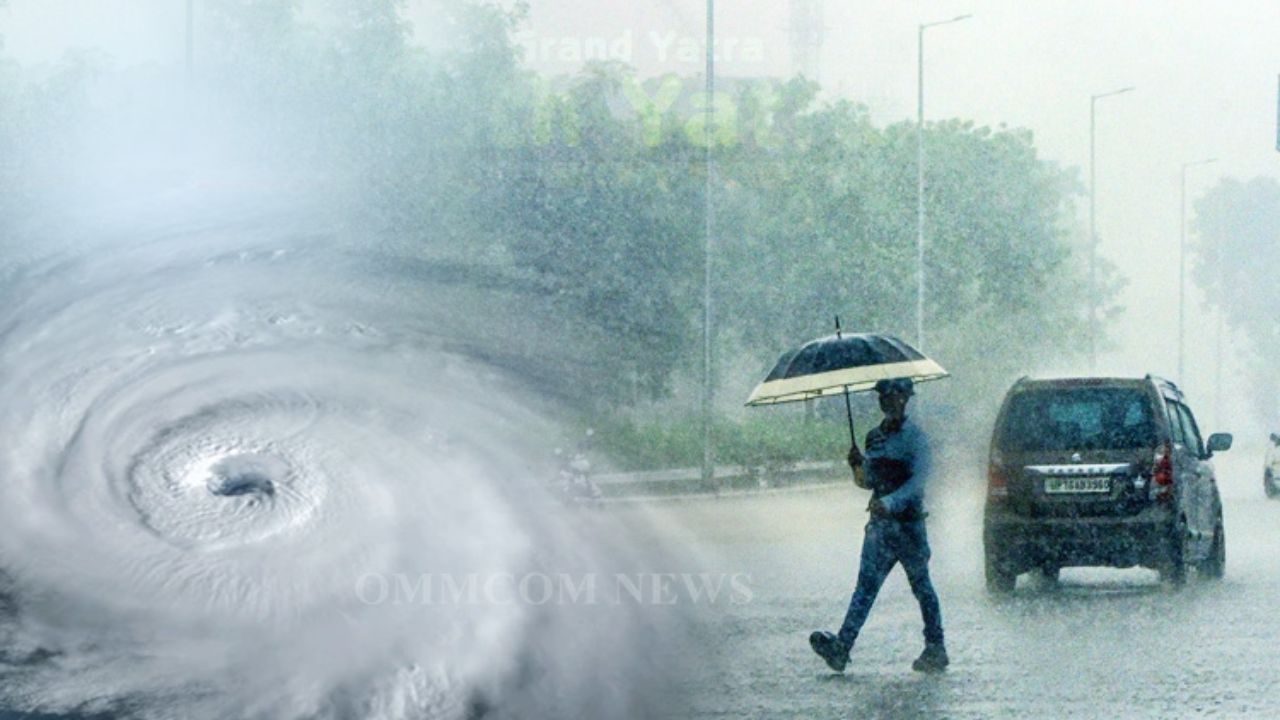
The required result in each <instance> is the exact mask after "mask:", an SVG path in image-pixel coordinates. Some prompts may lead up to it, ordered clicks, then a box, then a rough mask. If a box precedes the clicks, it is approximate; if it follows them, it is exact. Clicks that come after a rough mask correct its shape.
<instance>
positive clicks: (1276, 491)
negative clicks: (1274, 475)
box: [1262, 475, 1280, 500]
mask: <svg viewBox="0 0 1280 720" xmlns="http://www.w3.org/2000/svg"><path fill="white" fill-rule="evenodd" d="M1262 489H1263V490H1264V491H1266V493H1267V497H1268V498H1270V499H1272V500H1274V499H1275V498H1276V496H1277V495H1280V488H1277V487H1276V483H1275V481H1274V480H1272V479H1271V476H1270V475H1268V476H1267V477H1266V478H1265V479H1264V480H1263V481H1262Z"/></svg>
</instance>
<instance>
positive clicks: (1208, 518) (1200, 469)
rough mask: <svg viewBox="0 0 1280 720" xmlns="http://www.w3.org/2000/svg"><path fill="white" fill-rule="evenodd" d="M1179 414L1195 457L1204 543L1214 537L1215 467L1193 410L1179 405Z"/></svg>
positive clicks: (1199, 524) (1198, 525)
mask: <svg viewBox="0 0 1280 720" xmlns="http://www.w3.org/2000/svg"><path fill="white" fill-rule="evenodd" d="M1178 413H1179V415H1181V417H1182V434H1183V436H1184V437H1185V438H1186V440H1187V447H1188V448H1189V449H1190V450H1191V452H1192V454H1193V455H1194V462H1193V467H1194V468H1195V473H1194V476H1195V483H1196V506H1195V508H1194V513H1195V529H1196V531H1197V532H1198V533H1199V537H1200V540H1201V541H1202V542H1208V541H1209V540H1211V539H1212V537H1213V524H1214V519H1215V518H1214V515H1213V465H1212V464H1210V463H1209V461H1208V460H1207V459H1206V455H1207V453H1206V452H1205V446H1204V438H1202V437H1200V428H1199V426H1197V425H1196V418H1195V416H1194V415H1193V414H1192V413H1191V408H1189V407H1187V405H1186V404H1185V403H1178Z"/></svg>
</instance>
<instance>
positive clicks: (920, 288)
mask: <svg viewBox="0 0 1280 720" xmlns="http://www.w3.org/2000/svg"><path fill="white" fill-rule="evenodd" d="M971 17H973V16H972V15H959V16H957V17H953V18H951V19H950V20H942V21H939V22H931V23H922V24H920V25H919V26H918V27H917V29H916V349H918V350H921V351H923V350H924V282H925V281H924V31H925V30H926V29H928V28H931V27H937V26H939V25H949V24H951V23H954V22H960V21H961V20H967V19H968V18H971Z"/></svg>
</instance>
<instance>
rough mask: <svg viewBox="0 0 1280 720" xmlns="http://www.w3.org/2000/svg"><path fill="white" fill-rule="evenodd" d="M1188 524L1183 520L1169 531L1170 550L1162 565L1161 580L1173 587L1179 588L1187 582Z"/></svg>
mask: <svg viewBox="0 0 1280 720" xmlns="http://www.w3.org/2000/svg"><path fill="white" fill-rule="evenodd" d="M1186 528H1187V526H1186V524H1185V523H1183V522H1179V523H1177V524H1175V525H1174V526H1173V528H1172V530H1171V531H1170V533H1169V539H1168V541H1167V542H1168V550H1167V551H1166V553H1165V562H1164V564H1163V565H1161V566H1160V582H1162V583H1165V584H1167V585H1169V586H1170V587H1172V588H1173V589H1175V590H1176V589H1179V588H1181V587H1182V586H1183V585H1186V584H1187V561H1186V547H1187V541H1186V538H1187V530H1186Z"/></svg>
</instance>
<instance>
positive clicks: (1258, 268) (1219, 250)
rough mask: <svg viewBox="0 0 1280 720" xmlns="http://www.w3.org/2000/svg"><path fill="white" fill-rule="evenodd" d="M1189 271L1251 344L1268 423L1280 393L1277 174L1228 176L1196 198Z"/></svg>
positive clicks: (1260, 403) (1258, 391)
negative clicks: (1279, 373) (1279, 367)
mask: <svg viewBox="0 0 1280 720" xmlns="http://www.w3.org/2000/svg"><path fill="white" fill-rule="evenodd" d="M1194 227H1195V230H1196V234H1197V235H1198V236H1199V237H1198V241H1197V242H1196V243H1195V244H1194V247H1193V251H1194V253H1195V261H1194V263H1195V264H1194V267H1193V269H1192V272H1193V277H1194V278H1195V281H1196V283H1197V284H1198V285H1199V286H1200V287H1201V288H1203V289H1204V291H1205V296H1206V297H1207V299H1208V304H1209V305H1210V306H1211V307H1214V308H1216V309H1218V310H1219V311H1220V312H1222V313H1223V315H1224V317H1225V319H1226V322H1227V323H1228V324H1229V325H1230V326H1231V327H1233V328H1236V329H1238V330H1240V331H1241V332H1242V334H1243V335H1244V336H1245V337H1247V338H1248V340H1249V344H1250V345H1251V346H1252V350H1253V356H1252V362H1251V363H1250V365H1251V367H1252V371H1253V376H1254V377H1253V378H1252V382H1253V386H1254V388H1255V390H1256V392H1254V393H1252V395H1253V397H1254V398H1255V399H1256V401H1257V406H1256V408H1255V409H1256V410H1257V411H1258V413H1259V416H1260V418H1261V419H1262V420H1263V421H1264V422H1265V423H1268V424H1270V423H1272V422H1274V419H1275V413H1276V406H1275V398H1276V397H1277V394H1280V381H1278V380H1277V379H1276V372H1275V360H1274V358H1276V357H1278V356H1280V320H1278V319H1277V315H1276V311H1275V308H1276V271H1277V268H1280V181H1277V180H1275V179H1274V178H1269V177H1258V178H1254V179H1252V180H1249V181H1241V180H1237V179H1235V178H1226V179H1224V180H1222V181H1220V182H1219V183H1218V184H1217V185H1216V186H1214V187H1213V188H1212V189H1210V190H1209V191H1208V192H1206V193H1205V194H1204V195H1203V196H1202V197H1201V198H1200V199H1199V200H1198V201H1197V202H1196V203H1195V220H1194Z"/></svg>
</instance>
